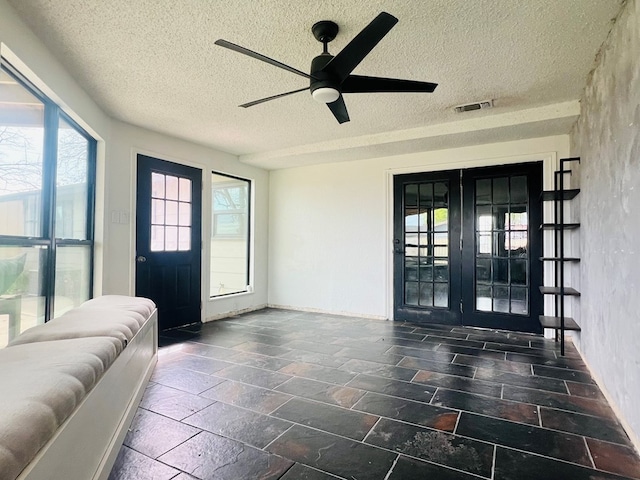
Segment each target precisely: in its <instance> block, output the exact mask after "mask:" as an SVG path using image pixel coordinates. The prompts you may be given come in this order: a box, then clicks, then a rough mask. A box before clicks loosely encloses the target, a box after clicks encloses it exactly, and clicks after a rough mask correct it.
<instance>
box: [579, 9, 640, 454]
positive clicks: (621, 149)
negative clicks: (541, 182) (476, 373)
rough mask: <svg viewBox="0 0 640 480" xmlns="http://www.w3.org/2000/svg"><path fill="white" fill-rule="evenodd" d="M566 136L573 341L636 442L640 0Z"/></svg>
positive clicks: (623, 17) (623, 19)
mask: <svg viewBox="0 0 640 480" xmlns="http://www.w3.org/2000/svg"><path fill="white" fill-rule="evenodd" d="M581 109H582V111H581V116H580V118H579V120H578V122H577V124H576V126H575V127H574V130H573V132H572V134H571V142H572V154H574V155H578V156H580V157H581V167H580V184H581V185H580V188H581V192H580V195H579V199H580V204H579V206H580V222H581V229H580V250H581V256H582V262H581V267H580V269H581V287H580V288H581V291H582V297H581V299H580V309H579V310H580V312H579V314H578V322H579V323H580V325H581V327H582V332H581V333H580V334H579V335H577V336H576V343H577V345H578V347H579V349H580V350H581V352H582V354H583V356H584V358H585V360H586V361H587V363H588V364H589V366H590V367H591V369H592V372H593V373H594V375H596V377H598V380H599V382H600V383H601V385H602V386H603V387H604V388H605V390H606V391H607V393H608V396H609V398H610V400H611V401H612V403H613V404H614V406H615V407H617V409H618V411H619V412H620V414H621V416H622V417H623V420H624V421H625V422H626V424H627V427H628V428H627V430H628V431H629V433H630V434H631V435H632V436H633V437H635V438H633V440H634V442H635V444H636V445H637V446H638V445H640V443H639V442H638V439H639V437H640V409H639V408H638V398H639V397H640V348H638V345H639V344H640V292H639V289H640V1H638V0H629V2H628V3H627V4H626V6H625V8H624V10H623V11H622V12H621V14H620V16H619V17H618V19H617V21H616V24H615V25H614V28H613V30H612V32H611V34H610V36H609V38H608V39H607V41H606V42H605V44H604V45H603V47H602V50H601V52H600V54H599V56H598V58H597V64H596V68H595V70H594V71H593V73H592V75H591V76H590V78H589V80H588V83H587V87H586V90H585V93H584V98H583V99H582V102H581Z"/></svg>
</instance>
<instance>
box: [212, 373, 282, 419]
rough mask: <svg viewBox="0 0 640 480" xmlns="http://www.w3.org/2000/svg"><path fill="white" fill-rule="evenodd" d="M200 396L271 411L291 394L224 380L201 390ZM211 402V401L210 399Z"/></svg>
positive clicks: (261, 411)
mask: <svg viewBox="0 0 640 480" xmlns="http://www.w3.org/2000/svg"><path fill="white" fill-rule="evenodd" d="M200 395H201V397H206V398H210V399H212V400H218V401H220V402H224V403H228V404H230V405H235V406H236V407H242V408H247V409H249V410H253V411H254V412H258V413H265V414H266V413H271V412H273V411H274V410H275V409H276V408H278V407H279V406H280V405H282V404H283V403H285V402H286V401H287V400H289V399H290V398H291V395H287V394H285V393H279V392H274V391H273V390H267V389H266V388H261V387H256V386H253V385H247V384H244V383H239V382H233V381H231V380H226V381H224V382H222V383H220V384H218V385H216V386H215V387H213V388H210V389H209V390H205V391H204V392H202V393H201V394H200ZM210 403H213V401H210Z"/></svg>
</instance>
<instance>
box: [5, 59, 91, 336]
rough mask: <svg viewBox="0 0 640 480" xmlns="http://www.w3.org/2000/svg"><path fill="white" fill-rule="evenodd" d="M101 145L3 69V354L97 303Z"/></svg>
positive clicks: (38, 94) (6, 66)
mask: <svg viewBox="0 0 640 480" xmlns="http://www.w3.org/2000/svg"><path fill="white" fill-rule="evenodd" d="M95 151H96V142H95V140H94V139H93V138H91V137H90V136H89V135H88V134H87V133H86V132H84V131H83V130H82V129H81V128H80V127H79V126H78V125H76V124H75V122H73V121H72V120H71V119H70V118H69V117H68V116H67V115H66V114H65V113H64V112H63V111H62V110H61V109H60V108H59V107H58V106H57V105H56V104H54V103H53V102H52V101H51V100H49V99H48V98H47V97H45V96H44V95H43V94H41V93H40V92H38V91H37V90H36V89H35V88H34V87H32V86H31V85H30V84H29V83H28V82H27V81H26V80H25V79H23V78H22V77H21V76H20V75H19V74H18V73H17V72H16V71H15V70H14V69H12V68H11V66H10V65H7V64H5V63H2V64H1V68H0V347H2V346H4V345H6V344H7V342H8V341H10V340H11V339H12V338H14V337H15V336H16V335H17V334H19V333H20V332H21V331H23V330H25V329H27V328H29V327H32V326H34V325H37V324H40V323H43V322H45V321H47V320H49V319H51V318H53V317H54V316H57V315H60V314H61V313H63V312H64V311H66V310H68V309H70V308H72V307H74V306H76V305H78V304H80V303H81V302H83V301H85V300H87V299H88V298H89V297H90V295H91V278H92V258H93V195H94V193H93V192H94V187H93V186H94V177H95V173H94V172H95V167H94V165H95Z"/></svg>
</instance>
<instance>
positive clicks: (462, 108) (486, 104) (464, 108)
mask: <svg viewBox="0 0 640 480" xmlns="http://www.w3.org/2000/svg"><path fill="white" fill-rule="evenodd" d="M484 108H493V100H485V101H483V102H476V103H468V104H466V105H458V106H457V107H455V108H454V110H455V111H456V113H463V112H471V111H473V110H482V109H484Z"/></svg>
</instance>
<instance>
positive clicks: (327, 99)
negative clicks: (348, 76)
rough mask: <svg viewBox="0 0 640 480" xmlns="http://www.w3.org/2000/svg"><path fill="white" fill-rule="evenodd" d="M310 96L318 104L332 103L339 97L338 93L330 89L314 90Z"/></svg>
mask: <svg viewBox="0 0 640 480" xmlns="http://www.w3.org/2000/svg"><path fill="white" fill-rule="evenodd" d="M311 96H312V97H313V99H314V100H315V101H316V102H318V103H333V102H335V101H336V100H338V98H339V97H340V92H339V91H338V90H336V89H335V88H331V87H320V88H316V89H315V90H314V91H313V92H312V93H311Z"/></svg>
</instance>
